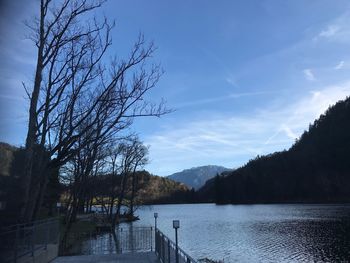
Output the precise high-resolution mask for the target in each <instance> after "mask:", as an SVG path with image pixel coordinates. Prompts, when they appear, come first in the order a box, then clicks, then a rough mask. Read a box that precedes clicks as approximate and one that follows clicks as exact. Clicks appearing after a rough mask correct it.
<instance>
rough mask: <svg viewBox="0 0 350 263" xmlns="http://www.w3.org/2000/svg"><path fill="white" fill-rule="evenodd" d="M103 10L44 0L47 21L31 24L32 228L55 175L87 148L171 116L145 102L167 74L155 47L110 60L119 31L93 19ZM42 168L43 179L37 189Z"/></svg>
mask: <svg viewBox="0 0 350 263" xmlns="http://www.w3.org/2000/svg"><path fill="white" fill-rule="evenodd" d="M103 2H104V1H101V0H100V1H93V0H91V1H88V0H82V1H78V0H64V1H62V2H59V4H57V2H54V1H52V0H41V1H40V15H39V17H37V18H36V19H34V21H33V22H32V23H28V27H29V28H30V30H31V36H30V37H31V39H32V40H33V41H34V43H35V45H36V46H37V50H38V54H37V64H36V69H35V78H34V83H33V87H32V90H31V91H29V89H28V87H27V86H26V85H24V87H25V89H26V91H27V94H28V96H29V99H30V108H29V123H28V133H27V138H26V155H25V169H24V174H23V177H22V188H23V200H22V209H21V216H22V219H23V220H26V221H27V220H32V219H33V218H34V217H35V211H37V210H38V208H40V206H41V199H42V193H43V192H44V191H45V188H46V184H47V177H46V176H45V174H46V171H47V170H50V169H57V167H60V166H62V165H63V164H65V163H67V162H68V161H69V160H71V159H72V158H75V157H76V156H77V154H78V153H79V151H80V150H81V149H82V148H84V147H85V146H86V145H89V144H90V143H92V142H94V141H100V140H102V139H104V138H108V137H109V136H113V135H115V134H117V133H120V132H121V131H122V130H124V129H125V128H127V127H129V126H130V125H131V124H132V120H133V119H134V118H135V117H142V116H158V117H159V116H161V115H163V114H165V113H168V112H169V110H167V109H166V108H165V106H164V101H161V102H160V103H158V104H154V103H151V102H147V101H145V94H146V93H147V92H149V91H150V90H151V89H152V88H154V87H155V85H156V83H157V82H158V80H159V77H160V76H161V74H162V71H161V69H160V67H159V65H154V64H148V63H147V62H148V60H149V58H151V56H152V55H153V53H154V51H155V47H154V45H153V43H150V44H147V43H146V42H145V40H144V37H143V36H142V35H140V36H139V38H138V39H137V41H136V42H135V45H134V46H133V47H132V49H131V52H130V55H129V56H128V57H127V58H126V59H122V60H117V59H114V60H112V61H111V62H109V63H108V62H106V60H105V59H104V57H105V54H106V51H107V50H108V48H109V47H110V46H111V44H112V40H111V36H110V32H111V30H112V28H113V27H114V24H113V23H112V24H110V23H108V21H107V20H106V19H104V20H102V21H98V20H97V19H95V18H88V17H89V14H91V13H92V12H95V11H96V9H98V8H99V7H100V6H101V5H102V4H103ZM90 17H91V15H90ZM81 138H84V139H83V140H82V139H81ZM34 163H36V167H39V168H38V169H39V171H40V172H39V173H38V174H39V176H38V179H37V180H36V181H34V180H33V178H34V173H33V169H34V168H33V167H34ZM38 186H39V187H38ZM29 193H30V194H29ZM35 207H36V209H35Z"/></svg>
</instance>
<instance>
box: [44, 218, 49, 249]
mask: <svg viewBox="0 0 350 263" xmlns="http://www.w3.org/2000/svg"><path fill="white" fill-rule="evenodd" d="M45 225H46V235H45V250H47V244H48V243H49V231H50V230H49V229H50V224H49V223H46V224H45Z"/></svg>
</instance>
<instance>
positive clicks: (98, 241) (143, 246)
mask: <svg viewBox="0 0 350 263" xmlns="http://www.w3.org/2000/svg"><path fill="white" fill-rule="evenodd" d="M153 230H154V229H153V227H135V226H132V225H130V226H126V227H118V228H116V230H115V233H114V234H113V233H111V232H85V233H70V234H69V235H68V240H67V241H68V242H67V243H68V244H70V246H69V247H66V248H64V249H61V251H60V255H61V256H63V255H96V254H120V253H126V252H133V253H134V252H147V251H152V250H153V249H154V237H153V235H154V231H153Z"/></svg>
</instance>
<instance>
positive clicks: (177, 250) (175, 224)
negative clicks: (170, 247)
mask: <svg viewBox="0 0 350 263" xmlns="http://www.w3.org/2000/svg"><path fill="white" fill-rule="evenodd" d="M173 228H174V229H175V244H176V252H175V256H176V263H179V246H178V242H177V229H178V228H180V220H173Z"/></svg>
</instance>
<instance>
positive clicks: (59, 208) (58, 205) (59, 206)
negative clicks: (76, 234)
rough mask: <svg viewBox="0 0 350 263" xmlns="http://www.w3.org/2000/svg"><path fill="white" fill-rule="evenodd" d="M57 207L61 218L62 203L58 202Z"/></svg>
mask: <svg viewBox="0 0 350 263" xmlns="http://www.w3.org/2000/svg"><path fill="white" fill-rule="evenodd" d="M56 206H57V216H58V217H59V216H60V210H61V206H62V204H61V203H60V202H58V203H57V204H56Z"/></svg>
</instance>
